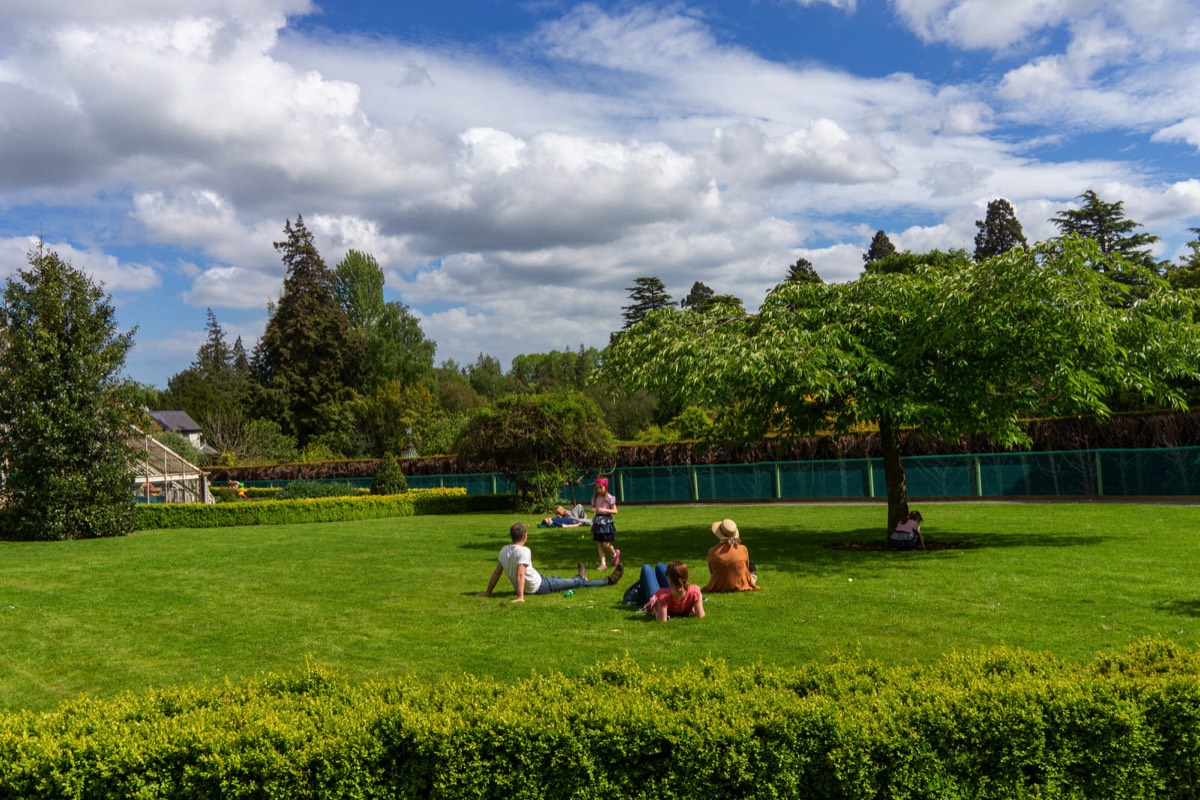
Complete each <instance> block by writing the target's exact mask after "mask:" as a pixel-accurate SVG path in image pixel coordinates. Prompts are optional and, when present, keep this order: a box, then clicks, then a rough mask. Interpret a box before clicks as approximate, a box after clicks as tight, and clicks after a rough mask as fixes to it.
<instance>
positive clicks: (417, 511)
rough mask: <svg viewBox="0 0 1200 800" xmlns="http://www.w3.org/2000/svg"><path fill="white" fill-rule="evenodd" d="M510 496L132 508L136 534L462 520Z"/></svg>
mask: <svg viewBox="0 0 1200 800" xmlns="http://www.w3.org/2000/svg"><path fill="white" fill-rule="evenodd" d="M511 508H512V497H511V496H509V495H492V494H476V495H468V494H467V492H466V489H462V488H453V489H412V490H410V491H408V492H406V493H405V494H395V495H386V496H372V495H366V494H364V495H359V496H355V497H316V498H311V499H304V500H261V501H255V502H252V503H251V502H244V501H243V502H232V503H216V504H213V505H203V504H201V503H155V504H148V505H138V506H136V507H135V508H134V524H135V526H136V529H137V530H157V529H161V528H228V527H232V526H235V525H292V524H296V523H303V522H345V521H348V520H356V519H380V518H383V517H411V516H414V515H422V514H463V513H469V512H473V511H507V510H510V509H511Z"/></svg>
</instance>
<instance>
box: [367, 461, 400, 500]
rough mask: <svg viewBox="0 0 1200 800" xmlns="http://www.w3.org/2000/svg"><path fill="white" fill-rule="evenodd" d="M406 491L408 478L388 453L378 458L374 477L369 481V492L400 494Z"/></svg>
mask: <svg viewBox="0 0 1200 800" xmlns="http://www.w3.org/2000/svg"><path fill="white" fill-rule="evenodd" d="M407 491H408V480H406V479H405V477H404V472H403V470H401V469H400V465H399V464H397V463H396V457H395V456H393V455H391V454H390V453H389V454H387V455H385V456H384V457H383V458H381V459H379V466H378V467H377V468H376V469H375V479H374V480H372V481H371V494H400V493H401V492H407Z"/></svg>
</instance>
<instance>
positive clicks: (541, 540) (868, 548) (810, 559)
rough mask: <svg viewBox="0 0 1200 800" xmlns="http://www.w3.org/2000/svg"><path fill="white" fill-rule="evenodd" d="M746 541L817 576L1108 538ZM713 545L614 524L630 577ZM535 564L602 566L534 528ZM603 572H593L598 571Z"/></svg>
mask: <svg viewBox="0 0 1200 800" xmlns="http://www.w3.org/2000/svg"><path fill="white" fill-rule="evenodd" d="M742 537H743V540H744V541H745V543H746V546H747V548H749V550H750V558H751V559H753V561H754V562H755V564H756V565H758V568H759V570H760V572H762V573H770V572H786V573H794V574H802V575H804V574H808V575H818V574H827V573H829V572H839V571H842V570H846V571H853V572H854V573H855V574H856V575H857V574H861V573H862V572H863V570H866V569H878V570H882V569H890V568H894V567H897V566H904V567H908V566H911V565H912V563H913V562H912V559H918V558H962V557H966V556H969V555H970V554H971V553H972V551H978V550H986V549H990V548H1009V547H1093V546H1095V545H1098V544H1101V543H1103V542H1104V541H1107V539H1108V538H1110V537H1104V536H1094V535H1090V536H1071V535H1064V534H1054V533H1038V532H1023V533H980V532H971V533H959V532H944V531H932V532H927V533H926V537H925V539H926V543H927V549H925V550H913V551H907V552H897V551H894V550H891V549H889V548H888V547H887V545H886V542H885V539H884V537H883V536H882V535H881V534H880V532H879V529H878V528H875V527H872V528H859V529H855V530H839V531H828V530H825V531H818V530H797V529H796V528H795V527H787V528H782V527H754V528H751V527H750V526H746V527H745V529H744V530H743V531H742ZM507 543H508V531H499V532H497V534H496V535H495V537H494V539H493V540H492V541H470V542H464V543H462V544H461V545H459V546H460V547H461V548H463V549H466V550H473V551H481V552H486V553H498V552H499V551H500V548H501V547H503V546H504V545H505V544H507ZM715 543H716V539H715V538H714V537H713V535H712V533H710V532H709V531H708V530H707V529H706V528H705V526H700V527H699V528H697V527H696V526H693V525H688V526H686V527H685V526H680V527H671V528H659V529H658V530H654V531H639V530H636V529H634V530H628V531H625V530H621V528H620V527H618V529H617V540H616V545H617V547H618V548H619V549H620V550H621V561H622V563H624V564H625V569H626V576H627V578H626V579H628V578H629V577H631V576H632V577H636V575H637V574H638V570H640V568H641V566H642V564H654V563H657V562H659V561H663V562H666V561H672V560H674V559H676V558H679V559H682V560H684V561H686V562H688V566H689V567H690V568H691V571H692V576H693V579H695V580H700V581H701V582H703V581H704V580H706V579H707V576H708V566H707V563H706V556H707V553H708V548H710V547H712V545H713V544H715ZM529 546H530V548H531V549H532V550H533V563H534V566H536V567H537V568H538V570H539V571H541V572H542V573H543V574H551V575H553V574H560V575H565V574H567V572H571V571H574V565H575V564H576V563H577V562H579V561H582V562H583V563H584V564H586V565H587V567H588V570H589V571H590V572H595V569H596V565H597V555H596V543H595V542H593V541H592V534H591V531H590V530H589V529H587V528H534V529H531V530H530V531H529ZM598 576H599V573H598V574H597V575H595V576H593V577H598Z"/></svg>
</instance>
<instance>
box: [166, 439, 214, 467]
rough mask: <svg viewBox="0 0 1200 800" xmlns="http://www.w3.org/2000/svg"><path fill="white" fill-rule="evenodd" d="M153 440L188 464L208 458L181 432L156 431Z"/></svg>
mask: <svg viewBox="0 0 1200 800" xmlns="http://www.w3.org/2000/svg"><path fill="white" fill-rule="evenodd" d="M154 440H155V441H157V442H159V443H160V444H163V445H165V446H166V447H167V448H168V449H170V450H173V451H174V452H175V454H176V455H178V456H179V457H180V458H182V459H183V460H184V461H187V462H188V463H189V464H204V463H205V462H206V461H207V460H208V459H207V458H206V457H205V455H204V454H203V453H201V452H200V450H199V449H198V448H197V447H196V445H194V444H192V440H191V439H189V438H187V437H186V436H184V435H183V434H182V433H177V432H175V431H157V432H156V433H155V434H154Z"/></svg>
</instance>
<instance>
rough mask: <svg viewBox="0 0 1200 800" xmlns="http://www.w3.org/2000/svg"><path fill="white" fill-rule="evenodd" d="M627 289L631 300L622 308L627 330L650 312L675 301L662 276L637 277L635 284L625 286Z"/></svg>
mask: <svg viewBox="0 0 1200 800" xmlns="http://www.w3.org/2000/svg"><path fill="white" fill-rule="evenodd" d="M625 291H627V292H629V299H630V301H631V302H630V304H629V305H627V306H623V307H622V309H621V312H622V313H621V316H622V317H623V318H624V319H625V327H624V329H625V330H628V329H629V328H630V327H632V326H633V325H636V324H637V323H639V322H641V321H642V320H643V319H645V318H646V315H647V314H649V313H650V312H652V311H658V310H660V309H664V308H670V307H671V306H672V305H673V304H674V302H675V301H674V300H672V299H671V295H669V294H667V287H666V286H665V285H664V284H663V282H662V280H661V279H660V278H647V277H643V278H635V279H634V281H633V286H627V287H625Z"/></svg>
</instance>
